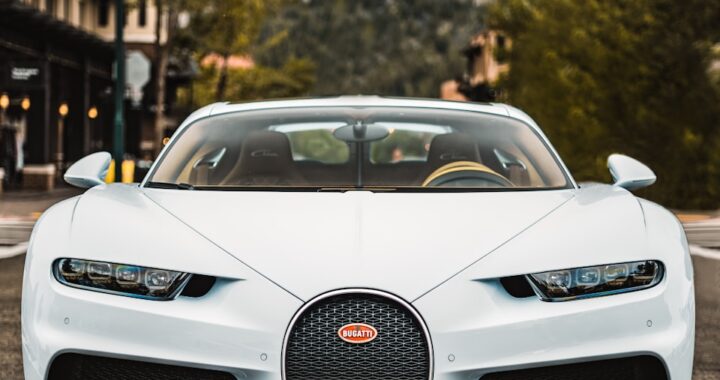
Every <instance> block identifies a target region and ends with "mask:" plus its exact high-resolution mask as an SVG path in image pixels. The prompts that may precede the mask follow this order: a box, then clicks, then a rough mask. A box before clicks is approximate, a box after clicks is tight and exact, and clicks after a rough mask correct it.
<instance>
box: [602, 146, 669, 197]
mask: <svg viewBox="0 0 720 380" xmlns="http://www.w3.org/2000/svg"><path fill="white" fill-rule="evenodd" d="M607 166H608V169H610V175H612V177H613V181H615V182H614V186H618V187H622V188H625V189H628V190H635V189H640V188H643V187H647V186H650V185H652V184H653V183H655V180H656V179H657V177H656V176H655V173H653V171H652V170H650V168H648V167H647V166H646V165H645V164H643V163H642V162H640V161H638V160H636V159H634V158H632V157H628V156H625V155H622V154H611V155H610V157H608V160H607Z"/></svg>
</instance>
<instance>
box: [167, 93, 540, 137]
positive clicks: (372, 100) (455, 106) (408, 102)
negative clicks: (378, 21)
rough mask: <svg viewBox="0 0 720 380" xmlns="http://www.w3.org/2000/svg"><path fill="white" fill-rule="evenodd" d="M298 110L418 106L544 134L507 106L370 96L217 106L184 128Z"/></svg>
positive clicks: (193, 117) (190, 118)
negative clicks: (240, 115) (237, 115)
mask: <svg viewBox="0 0 720 380" xmlns="http://www.w3.org/2000/svg"><path fill="white" fill-rule="evenodd" d="M295 107H297V108H304V107H415V108H437V109H445V110H460V111H473V112H483V113H490V114H495V115H500V116H507V117H512V118H514V119H518V120H520V121H523V122H524V123H526V124H528V125H530V126H531V127H533V128H534V129H535V130H537V131H538V132H541V131H540V128H539V127H538V125H537V124H536V123H535V122H534V121H533V120H532V119H531V118H530V117H529V116H528V115H527V114H525V113H524V112H522V111H520V110H518V109H517V108H514V107H512V106H509V105H507V104H502V103H474V102H459V101H449V100H440V99H425V98H395V97H383V96H367V95H352V96H336V97H320V98H306V99H279V100H263V101H254V102H245V103H230V102H220V103H214V104H210V105H208V106H205V107H203V108H200V109H199V110H197V111H195V112H193V113H192V114H191V115H190V116H188V118H187V119H186V120H185V121H184V122H183V125H182V126H181V128H182V127H184V126H185V125H188V124H190V123H192V122H193V121H195V120H197V119H200V118H204V117H209V116H215V115H221V114H225V113H231V112H241V111H252V110H263V109H279V108H295Z"/></svg>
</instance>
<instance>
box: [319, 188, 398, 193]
mask: <svg viewBox="0 0 720 380" xmlns="http://www.w3.org/2000/svg"><path fill="white" fill-rule="evenodd" d="M396 190H397V189H396V188H394V187H362V186H361V187H321V188H318V189H317V191H318V192H329V193H332V192H337V193H344V192H347V191H370V192H372V193H378V192H391V191H396Z"/></svg>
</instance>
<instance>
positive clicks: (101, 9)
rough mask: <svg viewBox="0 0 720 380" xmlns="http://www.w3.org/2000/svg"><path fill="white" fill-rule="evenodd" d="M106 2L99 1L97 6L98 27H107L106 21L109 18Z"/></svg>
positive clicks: (105, 0)
mask: <svg viewBox="0 0 720 380" xmlns="http://www.w3.org/2000/svg"><path fill="white" fill-rule="evenodd" d="M108 1H109V0H100V5H99V6H98V25H100V26H107V25H108V19H109V18H110V15H109V13H110V9H109V7H110V5H109V3H108Z"/></svg>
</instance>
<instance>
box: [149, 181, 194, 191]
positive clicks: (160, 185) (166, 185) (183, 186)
mask: <svg viewBox="0 0 720 380" xmlns="http://www.w3.org/2000/svg"><path fill="white" fill-rule="evenodd" d="M145 186H146V187H152V188H155V189H178V190H195V186H193V185H191V184H189V183H185V182H180V183H174V182H148V183H146V184H145Z"/></svg>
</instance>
